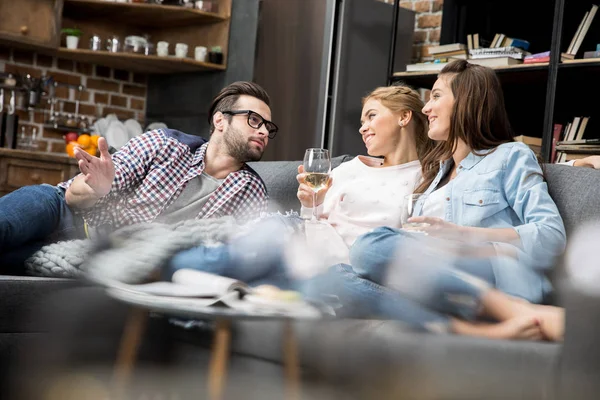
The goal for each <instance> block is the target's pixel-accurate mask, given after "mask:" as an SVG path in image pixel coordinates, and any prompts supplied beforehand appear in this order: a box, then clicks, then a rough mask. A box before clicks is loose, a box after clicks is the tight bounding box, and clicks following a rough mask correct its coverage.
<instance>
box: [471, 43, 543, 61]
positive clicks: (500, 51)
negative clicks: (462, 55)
mask: <svg viewBox="0 0 600 400" xmlns="http://www.w3.org/2000/svg"><path fill="white" fill-rule="evenodd" d="M530 54H531V53H528V52H527V51H525V50H523V49H519V48H517V47H512V46H508V47H498V48H495V49H474V50H469V55H470V56H471V58H473V59H478V58H494V57H512V58H515V59H517V60H522V59H524V58H525V57H526V56H528V55H530Z"/></svg>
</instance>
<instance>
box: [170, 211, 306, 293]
mask: <svg viewBox="0 0 600 400" xmlns="http://www.w3.org/2000/svg"><path fill="white" fill-rule="evenodd" d="M301 226H302V219H300V218H299V217H297V216H284V215H280V214H276V215H271V216H269V217H266V218H264V219H262V220H261V221H259V222H257V223H256V224H252V225H251V227H250V228H249V229H251V231H249V232H247V233H245V234H243V235H241V236H239V237H237V238H234V239H233V240H232V241H231V242H230V243H227V244H221V245H217V246H199V247H195V248H192V249H190V250H184V251H182V252H180V253H178V254H177V255H175V256H174V257H173V258H172V259H171V261H170V262H169V264H168V265H167V268H166V270H165V271H164V273H163V277H164V278H165V279H167V280H169V279H171V276H172V275H173V273H175V271H177V270H179V269H184V268H187V269H195V270H199V271H203V272H209V273H212V274H216V275H221V276H226V277H229V278H232V279H237V280H240V281H243V282H245V283H247V284H249V285H251V286H258V285H263V284H269V285H275V286H277V287H279V288H282V289H290V288H292V287H293V286H294V283H293V282H292V279H290V277H289V274H288V273H287V267H286V263H285V258H284V249H285V246H286V244H287V243H288V240H289V239H290V236H291V235H292V234H293V233H295V232H298V231H299V230H300V229H301Z"/></svg>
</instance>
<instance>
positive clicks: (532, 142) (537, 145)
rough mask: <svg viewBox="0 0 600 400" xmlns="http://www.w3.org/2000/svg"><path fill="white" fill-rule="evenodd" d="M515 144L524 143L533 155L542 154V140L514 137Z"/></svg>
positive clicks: (520, 136)
mask: <svg viewBox="0 0 600 400" xmlns="http://www.w3.org/2000/svg"><path fill="white" fill-rule="evenodd" d="M515 142H521V143H525V144H526V145H527V146H529V148H530V149H531V150H533V152H534V153H535V154H538V155H540V154H542V138H538V137H533V136H525V135H519V136H515Z"/></svg>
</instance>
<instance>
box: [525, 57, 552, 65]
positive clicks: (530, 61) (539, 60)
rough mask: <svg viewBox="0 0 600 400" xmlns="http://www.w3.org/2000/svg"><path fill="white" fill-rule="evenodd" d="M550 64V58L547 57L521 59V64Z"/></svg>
mask: <svg viewBox="0 0 600 400" xmlns="http://www.w3.org/2000/svg"><path fill="white" fill-rule="evenodd" d="M547 62H550V56H548V57H539V58H527V57H525V58H524V59H523V64H543V63H547Z"/></svg>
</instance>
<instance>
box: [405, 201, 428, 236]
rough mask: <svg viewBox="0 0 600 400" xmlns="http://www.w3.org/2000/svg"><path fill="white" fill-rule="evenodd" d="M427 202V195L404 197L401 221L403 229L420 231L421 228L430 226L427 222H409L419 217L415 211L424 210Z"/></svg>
mask: <svg viewBox="0 0 600 400" xmlns="http://www.w3.org/2000/svg"><path fill="white" fill-rule="evenodd" d="M426 200H427V195H426V194H409V195H406V196H404V207H403V210H402V216H401V221H400V222H401V224H402V228H403V229H409V230H419V228H423V227H426V226H429V224H428V223H426V222H408V219H409V218H412V217H416V216H417V214H416V213H415V210H416V209H417V208H421V209H422V208H423V204H425V201H426Z"/></svg>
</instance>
